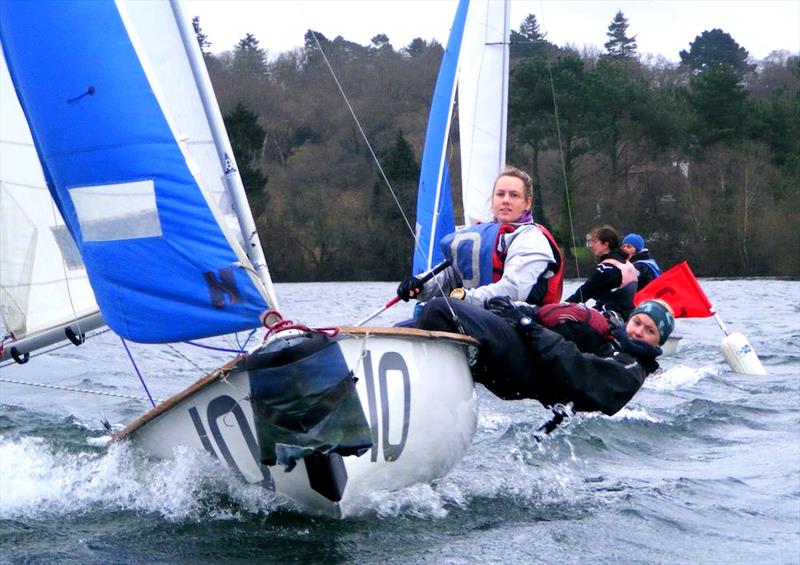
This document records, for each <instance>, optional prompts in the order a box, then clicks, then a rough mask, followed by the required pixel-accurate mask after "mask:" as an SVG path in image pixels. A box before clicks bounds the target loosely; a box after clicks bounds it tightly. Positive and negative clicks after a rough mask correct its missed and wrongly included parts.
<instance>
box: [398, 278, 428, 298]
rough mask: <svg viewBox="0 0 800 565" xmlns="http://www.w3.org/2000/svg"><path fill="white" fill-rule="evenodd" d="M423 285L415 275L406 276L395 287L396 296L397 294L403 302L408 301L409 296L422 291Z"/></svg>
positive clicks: (411, 296)
mask: <svg viewBox="0 0 800 565" xmlns="http://www.w3.org/2000/svg"><path fill="white" fill-rule="evenodd" d="M424 286H425V284H424V283H423V282H422V281H421V280H419V279H418V278H417V277H406V278H404V279H403V280H402V281H401V282H400V284H399V285H398V287H397V296H399V297H400V298H401V299H402V300H403V302H408V299H409V298H414V297H415V296H416V295H418V294H419V293H420V292H422V288H423V287H424Z"/></svg>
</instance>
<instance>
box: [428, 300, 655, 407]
mask: <svg viewBox="0 0 800 565" xmlns="http://www.w3.org/2000/svg"><path fill="white" fill-rule="evenodd" d="M500 300H501V301H502V300H503V299H500ZM496 301H497V299H495V300H493V301H491V302H490V304H492V303H493V302H496ZM448 302H449V304H448ZM451 309H452V311H451ZM506 310H507V311H506V312H501V313H502V314H503V315H502V317H501V316H499V315H497V314H495V313H493V312H490V311H488V310H485V309H484V308H481V307H479V306H475V305H473V304H468V303H464V302H461V301H459V300H450V299H441V298H440V299H435V300H432V301H431V302H429V303H428V304H427V305H426V306H425V308H424V309H423V311H422V313H421V314H420V318H419V320H418V322H417V326H418V327H420V328H424V329H429V330H442V331H450V332H463V333H465V334H467V335H470V336H472V337H474V338H476V339H477V340H478V341H479V342H480V347H479V354H478V360H477V363H476V365H475V366H474V367H473V375H474V378H475V381H476V382H479V383H481V384H483V385H484V386H486V388H487V389H489V390H490V391H491V392H492V393H494V394H495V395H497V396H499V397H500V398H503V399H506V400H514V399H520V398H533V399H536V400H538V401H539V402H541V403H542V404H543V405H545V406H552V405H554V404H557V403H566V402H573V403H574V409H575V410H578V411H586V412H595V411H600V412H603V413H605V414H608V415H611V414H614V413H616V412H618V411H619V410H620V409H621V408H622V407H623V406H625V404H627V402H628V401H629V400H630V399H631V398H632V397H633V395H634V394H636V392H637V391H638V390H639V388H640V387H641V386H642V383H643V382H644V379H645V377H646V376H647V375H648V374H649V373H651V372H653V371H655V370H656V369H658V364H657V363H656V361H655V358H656V357H657V356H658V355H660V354H661V350H660V349H659V348H657V347H652V346H649V345H647V344H645V343H643V342H638V341H634V342H632V341H631V340H630V339H628V337H627V334H626V333H625V327H624V325H620V326H618V327H616V328H614V329H613V330H612V335H613V336H614V338H615V339H614V340H613V341H612V342H610V344H609V346H608V347H606V348H604V350H603V351H601V352H599V353H581V352H580V351H579V350H578V347H577V346H576V345H575V344H574V343H572V342H569V341H566V340H565V339H564V338H563V337H561V336H560V335H559V334H558V333H556V332H554V331H551V330H549V329H547V328H545V327H543V326H541V325H540V324H539V323H538V322H535V321H534V322H532V323H530V324H528V325H526V326H524V327H523V326H521V325H520V324H519V319H520V318H521V317H522V315H524V314H525V313H528V314H530V316H531V318H535V313H534V312H533V310H531V309H528V308H527V307H522V308H520V307H518V306H514V305H513V304H510V303H509V306H508V307H507V308H506ZM520 312H522V315H518V314H519V313H520ZM453 313H455V315H456V317H457V319H455V318H453Z"/></svg>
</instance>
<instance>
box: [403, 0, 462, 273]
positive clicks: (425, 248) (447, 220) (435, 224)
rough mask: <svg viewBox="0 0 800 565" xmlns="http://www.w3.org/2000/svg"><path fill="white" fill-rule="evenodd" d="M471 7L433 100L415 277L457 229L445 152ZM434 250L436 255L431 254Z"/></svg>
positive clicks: (453, 38)
mask: <svg viewBox="0 0 800 565" xmlns="http://www.w3.org/2000/svg"><path fill="white" fill-rule="evenodd" d="M468 7H469V0H461V1H460V2H459V4H458V8H457V10H456V15H455V18H454V20H453V27H452V28H451V29H450V37H449V38H448V40H447V48H446V49H445V52H444V55H443V57H442V64H441V66H440V68H439V76H438V78H437V79H436V87H435V88H434V91H433V99H432V101H431V111H430V116H429V117H428V128H427V130H426V132H425V148H424V149H423V152H422V166H421V168H420V177H419V189H418V191H417V225H418V226H419V227H418V229H417V241H416V246H415V249H414V264H413V269H412V272H413V274H415V275H416V274H419V273H421V272H424V271H427V270H428V269H430V268H431V267H432V266H433V265H435V264H438V263H440V262H441V261H442V260H443V255H442V252H441V250H440V249H439V240H441V238H442V237H443V236H445V235H447V234H448V233H451V232H452V231H453V230H455V219H454V217H453V200H452V197H451V194H450V176H449V174H448V171H447V159H446V155H445V154H444V153H445V147H446V141H447V137H448V134H449V132H448V131H447V130H448V124H449V123H450V114H451V113H452V111H453V108H452V102H453V92H454V88H455V83H456V74H457V71H458V57H459V52H460V50H461V40H462V38H463V36H464V25H465V23H466V19H467V8H468ZM440 179H441V183H440ZM437 197H438V205H437ZM431 249H432V250H433V253H432V254H431V255H429V250H431Z"/></svg>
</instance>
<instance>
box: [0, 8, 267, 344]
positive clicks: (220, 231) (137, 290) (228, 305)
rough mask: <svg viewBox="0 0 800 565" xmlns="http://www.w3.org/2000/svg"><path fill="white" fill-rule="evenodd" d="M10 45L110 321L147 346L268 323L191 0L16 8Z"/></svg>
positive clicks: (5, 41) (46, 170)
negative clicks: (189, 12) (185, 10)
mask: <svg viewBox="0 0 800 565" xmlns="http://www.w3.org/2000/svg"><path fill="white" fill-rule="evenodd" d="M0 42H1V43H2V48H3V53H4V56H5V59H6V62H7V64H8V69H9V71H10V77H11V81H12V82H13V85H14V87H15V89H16V94H17V98H18V101H19V103H20V105H21V107H22V110H23V112H24V115H25V118H26V121H27V123H28V125H29V128H30V132H31V134H32V140H33V143H34V145H35V147H36V150H37V152H38V156H39V160H40V163H41V169H42V171H43V176H44V180H45V182H46V185H47V187H48V189H49V193H50V196H51V197H52V199H53V201H54V203H55V205H56V207H57V208H58V210H59V211H60V213H61V215H62V216H63V218H64V220H65V222H66V225H67V227H68V229H69V232H70V233H71V235H72V237H73V239H74V241H75V242H76V244H77V248H78V250H79V251H80V254H81V256H82V258H83V262H84V264H85V266H86V271H87V272H88V275H89V280H90V282H91V286H92V289H93V290H94V296H95V299H96V301H97V304H98V305H99V307H100V310H101V312H102V315H103V317H104V319H105V321H106V323H107V324H108V325H109V326H110V327H111V328H112V329H113V330H114V331H115V332H116V333H117V334H119V335H120V336H122V337H124V338H127V339H131V340H134V341H140V342H168V341H179V340H184V339H192V338H199V337H205V336H211V335H220V334H224V333H230V332H234V331H239V330H243V329H247V328H252V327H256V326H257V325H258V324H259V319H258V317H259V314H261V313H262V312H263V311H264V310H265V309H266V308H268V307H270V306H274V305H275V304H276V301H275V298H274V293H273V290H272V285H271V281H270V279H269V275H268V272H267V270H266V264H265V262H264V260H263V253H262V252H261V248H260V243H259V241H258V237H257V235H256V234H255V228H254V224H253V221H252V216H251V215H250V211H249V208H247V206H246V200H245V199H244V197H243V190H242V188H241V181H239V179H238V173H237V170H236V169H237V167H236V163H235V160H234V156H233V153H232V151H231V149H230V145H229V143H228V140H227V137H226V135H225V133H224V128H223V127H222V126H221V123H222V120H221V116H220V114H219V108H218V107H217V105H216V101H215V100H214V99H213V94H212V93H211V88H210V82H209V80H208V76H207V74H206V71H205V67H204V65H203V63H202V55H201V54H200V50H199V46H198V45H197V41H196V38H195V37H194V34H193V32H192V30H191V26H190V23H189V22H188V21H186V19H185V18H184V17H183V14H182V13H181V10H180V7H179V6H178V5H177V3H175V2H172V3H168V2H138V1H130V2H127V1H118V2H114V1H112V0H93V1H80V0H76V1H70V2H63V1H61V0H55V1H38V2H2V3H0ZM3 103H5V100H4V101H3ZM4 174H5V173H3V176H4Z"/></svg>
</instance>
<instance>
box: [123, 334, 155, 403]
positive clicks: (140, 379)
mask: <svg viewBox="0 0 800 565" xmlns="http://www.w3.org/2000/svg"><path fill="white" fill-rule="evenodd" d="M119 340H120V341H121V342H122V346H123V347H124V348H125V352H126V353H127V354H128V359H130V360H131V364H132V365H133V368H134V369H135V370H136V374H137V375H138V377H139V382H140V383H142V387H144V391H145V392H146V393H147V398H149V399H150V404H152V405H153V408H155V407H156V403H155V401H154V400H153V397H152V395H151V394H150V391H149V390H148V389H147V384H146V383H145V382H144V377H142V373H141V372H139V367H137V366H136V361H134V360H133V355H131V350H130V349H128V344H127V343H126V342H125V340H124V339H122V338H119Z"/></svg>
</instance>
